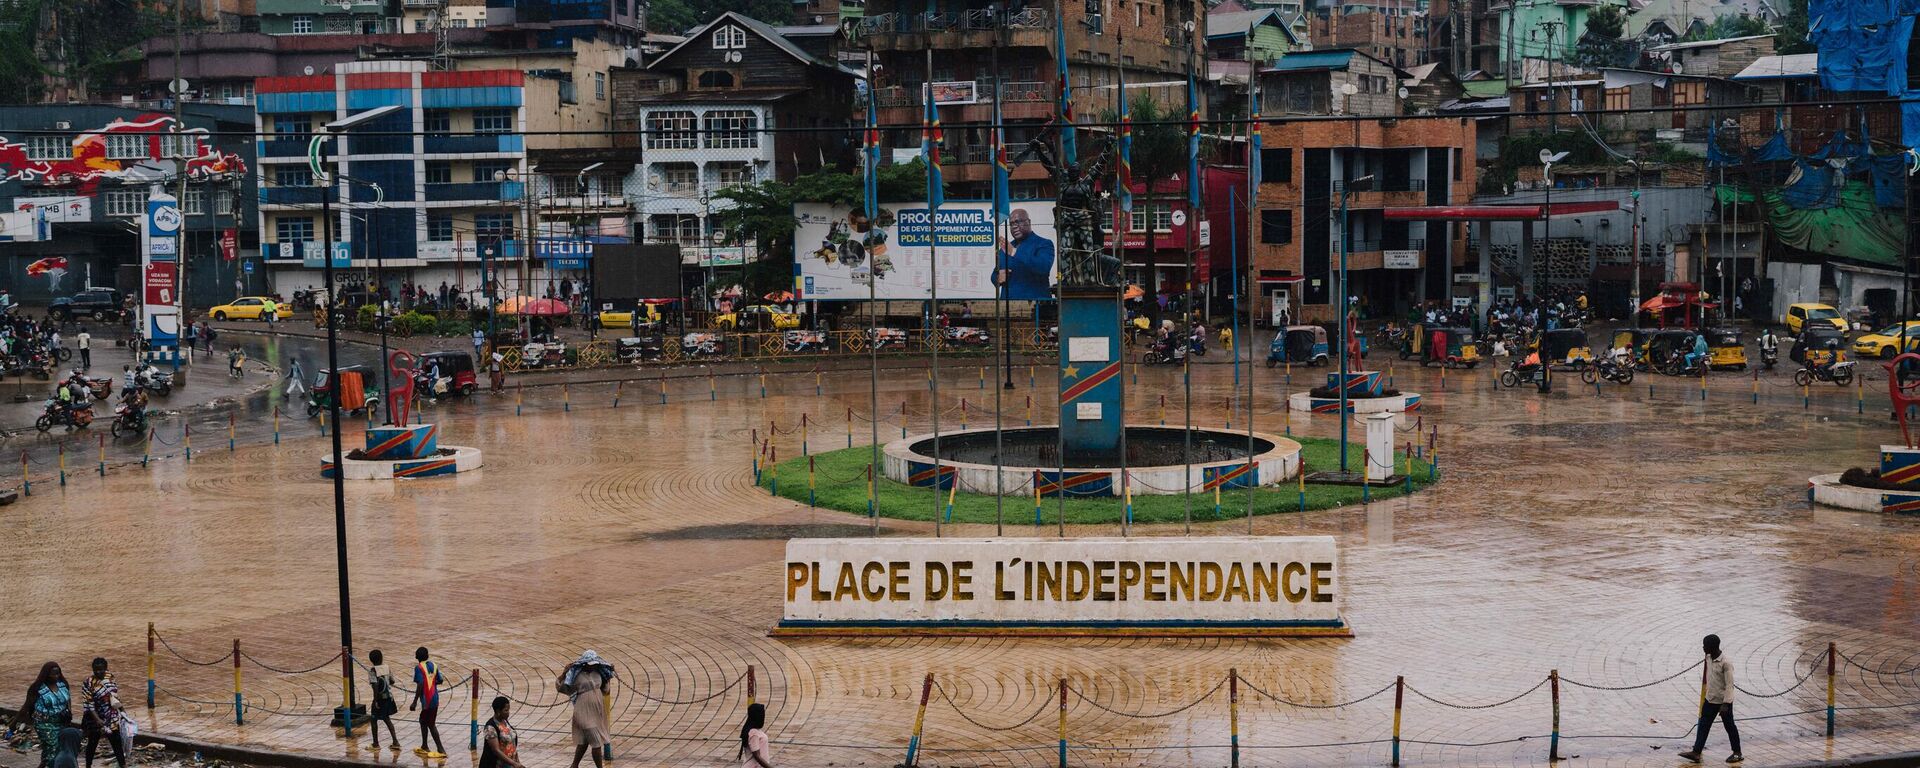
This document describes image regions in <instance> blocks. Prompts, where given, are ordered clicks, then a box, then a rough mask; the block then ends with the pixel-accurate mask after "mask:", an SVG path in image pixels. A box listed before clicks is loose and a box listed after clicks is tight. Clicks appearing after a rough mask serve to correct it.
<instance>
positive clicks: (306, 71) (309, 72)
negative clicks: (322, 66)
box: [300, 64, 313, 75]
mask: <svg viewBox="0 0 1920 768" xmlns="http://www.w3.org/2000/svg"><path fill="white" fill-rule="evenodd" d="M300 73H301V74H304V75H312V74H313V65H312V64H308V65H307V66H306V68H305V69H302V70H300Z"/></svg>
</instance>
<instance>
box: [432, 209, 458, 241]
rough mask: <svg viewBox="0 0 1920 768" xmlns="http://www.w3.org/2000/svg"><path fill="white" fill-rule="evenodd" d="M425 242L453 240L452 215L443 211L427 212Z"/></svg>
mask: <svg viewBox="0 0 1920 768" xmlns="http://www.w3.org/2000/svg"><path fill="white" fill-rule="evenodd" d="M427 242H430V243H450V242H453V217H452V216H448V215H447V214H444V213H429V214H427Z"/></svg>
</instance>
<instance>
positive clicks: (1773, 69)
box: [1733, 53, 1820, 80]
mask: <svg viewBox="0 0 1920 768" xmlns="http://www.w3.org/2000/svg"><path fill="white" fill-rule="evenodd" d="M1818 74H1820V54H1817V53H1794V54H1788V55H1786V56H1762V57H1760V58H1758V59H1754V60H1753V63H1752V64H1748V65H1747V68H1746V69H1743V70H1740V74H1737V75H1734V76H1733V79H1735V80H1765V79H1769V78H1775V77H1813V76H1815V75H1818Z"/></svg>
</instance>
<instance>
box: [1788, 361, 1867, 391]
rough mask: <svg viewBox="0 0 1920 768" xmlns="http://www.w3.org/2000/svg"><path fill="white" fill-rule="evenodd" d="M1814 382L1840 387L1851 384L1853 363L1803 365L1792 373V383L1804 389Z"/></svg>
mask: <svg viewBox="0 0 1920 768" xmlns="http://www.w3.org/2000/svg"><path fill="white" fill-rule="evenodd" d="M1816 381H1831V382H1833V383H1834V384H1837V385H1839V386H1842V387H1844V386H1846V385H1848V384H1852V383H1853V361H1852V360H1848V361H1846V362H1844V363H1834V364H1832V365H1827V364H1824V363H1816V364H1812V365H1804V364H1803V365H1801V366H1800V370H1797V371H1794V372H1793V383H1795V384H1798V385H1800V386H1803V387H1804V386H1807V385H1808V384H1812V383H1813V382H1816Z"/></svg>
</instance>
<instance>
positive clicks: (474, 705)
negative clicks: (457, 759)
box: [467, 667, 480, 752]
mask: <svg viewBox="0 0 1920 768" xmlns="http://www.w3.org/2000/svg"><path fill="white" fill-rule="evenodd" d="M467 679H468V680H469V681H470V682H468V685H469V686H470V687H472V688H473V690H472V691H469V693H472V694H473V695H472V696H471V697H469V698H468V702H469V703H468V705H467V751H468V752H475V751H478V750H479V749H480V668H479V667H474V668H473V676H472V677H469V678H467Z"/></svg>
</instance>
